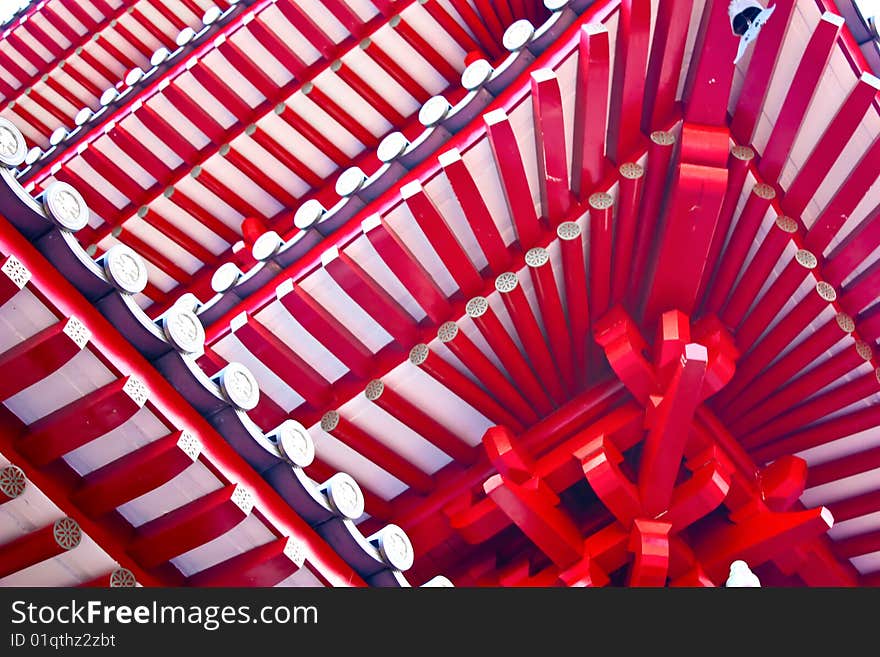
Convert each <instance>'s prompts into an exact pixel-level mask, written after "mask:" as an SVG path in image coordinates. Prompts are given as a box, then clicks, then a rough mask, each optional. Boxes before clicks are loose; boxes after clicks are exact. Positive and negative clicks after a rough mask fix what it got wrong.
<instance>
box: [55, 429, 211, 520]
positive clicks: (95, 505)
mask: <svg viewBox="0 0 880 657" xmlns="http://www.w3.org/2000/svg"><path fill="white" fill-rule="evenodd" d="M200 451H201V445H199V443H198V441H197V440H196V439H195V438H194V437H193V436H192V435H191V434H189V433H188V432H185V431H178V432H176V433H173V434H169V435H167V436H164V437H162V438H159V439H158V440H155V441H153V442H151V443H150V444H148V445H145V446H144V447H141V448H140V449H137V450H135V451H133V452H130V453H128V454H126V455H125V456H122V457H120V458H118V459H116V460H115V461H111V462H110V463H108V464H107V465H105V466H103V467H100V468H98V469H97V470H93V471H92V472H90V473H88V474H87V475H86V476H85V477H83V479H82V482H81V484H80V486H79V487H78V488H77V489H75V490H74V491H73V493H71V496H70V499H71V501H72V502H73V503H74V504H76V506H78V507H79V508H80V509H81V510H82V512H83V513H85V514H86V515H87V516H89V517H90V518H96V517H98V516H100V515H103V514H105V513H108V512H109V511H112V510H113V509H115V508H116V507H118V506H121V505H123V504H125V503H126V502H130V501H131V500H133V499H135V498H136V497H140V496H141V495H144V494H145V493H148V492H150V491H151V490H154V489H156V488H158V487H159V486H161V485H163V484H165V483H167V482H169V481H171V480H172V479H174V477H176V476H177V475H178V474H180V473H181V472H183V471H184V470H185V469H186V468H188V467H189V466H191V465H192V464H193V463H194V462H195V461H196V460H197V459H198V458H199V453H200Z"/></svg>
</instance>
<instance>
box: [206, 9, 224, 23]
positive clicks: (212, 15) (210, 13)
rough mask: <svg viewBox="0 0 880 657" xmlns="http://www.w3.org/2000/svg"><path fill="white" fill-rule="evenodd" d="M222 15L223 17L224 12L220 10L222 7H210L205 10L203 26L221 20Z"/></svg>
mask: <svg viewBox="0 0 880 657" xmlns="http://www.w3.org/2000/svg"><path fill="white" fill-rule="evenodd" d="M222 15H223V10H222V9H220V7H218V6H216V5H215V6H213V7H208V8H207V9H206V10H205V13H204V15H203V16H202V24H203V25H210V24H211V23H214V22H216V21H217V19H218V18H220V16H222Z"/></svg>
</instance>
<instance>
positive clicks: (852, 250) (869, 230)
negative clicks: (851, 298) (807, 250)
mask: <svg viewBox="0 0 880 657" xmlns="http://www.w3.org/2000/svg"><path fill="white" fill-rule="evenodd" d="M878 247H880V205H878V206H877V207H875V208H874V209H873V210H872V211H871V213H870V214H869V215H868V216H867V217H865V218H864V219H863V220H862V221H861V222H860V223H859V225H858V226H856V227H855V228H853V230H852V232H850V234H849V235H847V236H846V238H845V239H844V240H843V242H841V243H840V244H838V245H837V246H836V247H835V248H834V249H833V250H832V251H831V253H829V254H828V259H827V260H826V261H825V263H824V265H823V267H822V273H823V274H824V275H825V278H826V279H827V280H828V281H829V282H830V283H831V284H832V285H838V286H839V285H841V284H842V283H843V281H844V280H846V279H847V278H848V277H849V275H850V274H852V273H853V272H854V271H855V270H856V269H857V268H858V266H859V265H860V264H862V263H863V262H864V261H865V260H867V259H868V257H869V256H870V255H871V254H872V253H873V252H874V251H875V250H876V249H877V248H878Z"/></svg>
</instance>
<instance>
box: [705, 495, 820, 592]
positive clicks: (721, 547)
mask: <svg viewBox="0 0 880 657" xmlns="http://www.w3.org/2000/svg"><path fill="white" fill-rule="evenodd" d="M833 524H834V518H833V517H832V516H831V513H830V512H829V511H828V509H826V508H825V507H820V508H818V509H809V510H806V511H795V512H787V513H774V512H772V511H759V512H758V513H755V514H754V515H752V516H751V517H748V518H745V519H743V520H741V521H740V522H738V523H736V524H734V525H727V526H726V527H725V526H722V527H718V528H715V529H713V530H709V531H707V532H706V533H704V534H703V535H702V536H700V537H698V538H697V540H696V541H695V544H694V552H695V553H696V555H697V560H698V561H699V562H700V563H701V564H702V566H703V568H704V569H705V571H706V572H707V573H708V574H709V576H710V577H712V578H713V579H715V580H716V581H721V580H723V579H724V577H725V575H726V574H727V570H728V568H729V567H730V563H731V562H732V561H735V560H736V559H742V560H744V561H746V562H747V563H749V564H750V565H751V566H752V567H753V568H754V567H757V566H760V565H761V564H763V563H765V562H767V561H770V560H771V559H773V558H774V557H775V556H776V555H778V554H780V553H782V552H785V551H786V550H790V549H791V546H793V545H797V544H798V543H801V542H804V541H808V540H809V539H812V538H815V537H817V536H820V535H822V534H824V533H825V532H827V531H828V530H829V529H830V528H831V526H832V525H833Z"/></svg>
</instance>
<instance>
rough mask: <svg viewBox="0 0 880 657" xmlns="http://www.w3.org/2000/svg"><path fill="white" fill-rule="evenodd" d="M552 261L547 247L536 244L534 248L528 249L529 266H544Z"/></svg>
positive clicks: (527, 259)
mask: <svg viewBox="0 0 880 657" xmlns="http://www.w3.org/2000/svg"><path fill="white" fill-rule="evenodd" d="M548 262H550V254H549V253H548V252H547V249H545V248H543V247H540V246H536V247H535V248H534V249H529V250H528V251H526V264H527V265H528V266H529V267H542V266H543V265H546V264H547V263H548Z"/></svg>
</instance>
